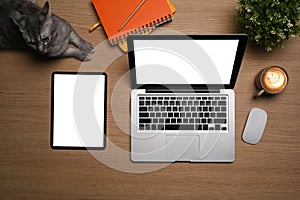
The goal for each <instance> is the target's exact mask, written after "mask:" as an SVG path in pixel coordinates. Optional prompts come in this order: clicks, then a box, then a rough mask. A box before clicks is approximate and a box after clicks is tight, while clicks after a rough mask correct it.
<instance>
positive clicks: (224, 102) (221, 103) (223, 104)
mask: <svg viewBox="0 0 300 200" xmlns="http://www.w3.org/2000/svg"><path fill="white" fill-rule="evenodd" d="M226 104H227V103H226V101H219V102H218V105H219V106H226Z"/></svg>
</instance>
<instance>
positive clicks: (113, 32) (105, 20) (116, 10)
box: [92, 0, 172, 45]
mask: <svg viewBox="0 0 300 200" xmlns="http://www.w3.org/2000/svg"><path fill="white" fill-rule="evenodd" d="M140 2H141V0H130V1H124V0H92V3H93V5H94V7H95V9H96V12H97V14H98V16H99V18H100V20H101V23H102V25H103V28H104V30H105V32H106V35H107V37H108V39H109V41H110V43H111V44H112V45H114V44H117V43H118V42H120V41H122V40H124V39H126V38H127V36H128V35H130V34H137V33H142V32H144V31H146V30H149V29H152V28H155V27H157V26H160V25H162V24H164V23H167V22H169V21H171V20H172V12H171V10H170V7H169V5H168V3H167V1H166V0H147V1H146V2H145V3H144V4H143V5H142V7H141V8H140V9H139V10H138V12H137V13H135V15H134V16H133V17H132V18H131V19H130V21H129V22H128V23H127V24H126V25H125V27H124V28H123V29H122V30H121V31H118V29H119V28H120V26H121V25H122V23H123V22H124V21H125V20H126V19H127V17H128V16H129V15H130V14H131V13H132V11H133V10H134V9H135V8H136V7H137V6H138V5H139V3H140Z"/></svg>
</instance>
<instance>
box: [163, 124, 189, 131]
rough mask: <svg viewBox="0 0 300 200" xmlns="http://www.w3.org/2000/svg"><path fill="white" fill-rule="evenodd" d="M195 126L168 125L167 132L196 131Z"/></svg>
mask: <svg viewBox="0 0 300 200" xmlns="http://www.w3.org/2000/svg"><path fill="white" fill-rule="evenodd" d="M194 128H195V126H194V124H166V125H165V130H194Z"/></svg>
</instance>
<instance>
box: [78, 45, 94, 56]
mask: <svg viewBox="0 0 300 200" xmlns="http://www.w3.org/2000/svg"><path fill="white" fill-rule="evenodd" d="M81 50H83V51H85V52H86V53H90V54H93V53H95V50H94V47H93V45H92V44H91V43H89V42H85V43H84V45H82V47H81Z"/></svg>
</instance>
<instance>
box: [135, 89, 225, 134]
mask: <svg viewBox="0 0 300 200" xmlns="http://www.w3.org/2000/svg"><path fill="white" fill-rule="evenodd" d="M138 102H139V130H140V131H149V130H197V131H227V130H228V96H227V95H226V94H218V95H207V96H203V95H199V96H163V95H162V96H142V95H141V96H138Z"/></svg>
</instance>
